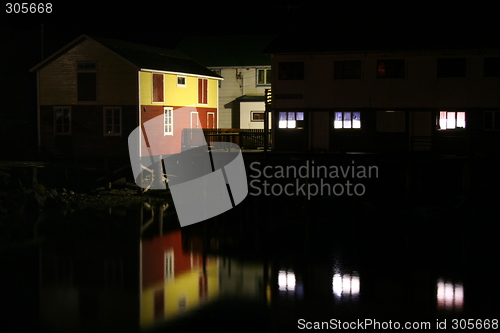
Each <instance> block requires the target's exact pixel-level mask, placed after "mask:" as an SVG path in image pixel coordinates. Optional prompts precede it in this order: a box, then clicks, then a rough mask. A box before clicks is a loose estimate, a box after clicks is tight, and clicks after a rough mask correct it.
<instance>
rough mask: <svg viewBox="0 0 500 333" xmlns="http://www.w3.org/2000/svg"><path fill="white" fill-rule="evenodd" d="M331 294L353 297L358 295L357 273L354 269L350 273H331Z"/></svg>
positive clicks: (338, 296) (345, 297) (343, 297)
mask: <svg viewBox="0 0 500 333" xmlns="http://www.w3.org/2000/svg"><path fill="white" fill-rule="evenodd" d="M332 289H333V294H334V295H335V296H336V297H337V298H342V299H348V298H352V299H355V298H357V297H358V296H359V289H360V283H359V274H358V272H356V271H354V272H352V274H341V273H337V274H334V275H333V279H332Z"/></svg>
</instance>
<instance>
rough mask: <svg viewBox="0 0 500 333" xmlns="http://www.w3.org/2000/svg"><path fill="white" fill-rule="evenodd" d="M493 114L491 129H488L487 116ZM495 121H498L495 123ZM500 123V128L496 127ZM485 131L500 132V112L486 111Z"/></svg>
mask: <svg viewBox="0 0 500 333" xmlns="http://www.w3.org/2000/svg"><path fill="white" fill-rule="evenodd" d="M488 113H491V127H486V114H488ZM495 119H498V120H496V121H495ZM495 122H498V126H495ZM483 130H484V131H488V132H498V131H500V111H484V112H483Z"/></svg>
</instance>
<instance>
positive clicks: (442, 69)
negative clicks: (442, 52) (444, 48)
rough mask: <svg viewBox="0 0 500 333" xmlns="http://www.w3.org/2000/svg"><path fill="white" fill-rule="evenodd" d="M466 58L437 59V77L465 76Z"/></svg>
mask: <svg viewBox="0 0 500 333" xmlns="http://www.w3.org/2000/svg"><path fill="white" fill-rule="evenodd" d="M466 73H467V59H465V58H443V59H438V60H437V77H465V76H466Z"/></svg>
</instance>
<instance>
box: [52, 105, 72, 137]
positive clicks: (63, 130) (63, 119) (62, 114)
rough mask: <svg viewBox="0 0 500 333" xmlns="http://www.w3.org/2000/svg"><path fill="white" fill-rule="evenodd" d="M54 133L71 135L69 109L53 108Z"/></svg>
mask: <svg viewBox="0 0 500 333" xmlns="http://www.w3.org/2000/svg"><path fill="white" fill-rule="evenodd" d="M54 133H55V134H70V133H71V109H70V108H69V107H56V108H54Z"/></svg>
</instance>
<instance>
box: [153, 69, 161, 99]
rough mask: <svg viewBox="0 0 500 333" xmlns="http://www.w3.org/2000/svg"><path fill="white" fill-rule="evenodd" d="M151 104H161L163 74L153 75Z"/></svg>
mask: <svg viewBox="0 0 500 333" xmlns="http://www.w3.org/2000/svg"><path fill="white" fill-rule="evenodd" d="M153 102H163V74H153Z"/></svg>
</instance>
